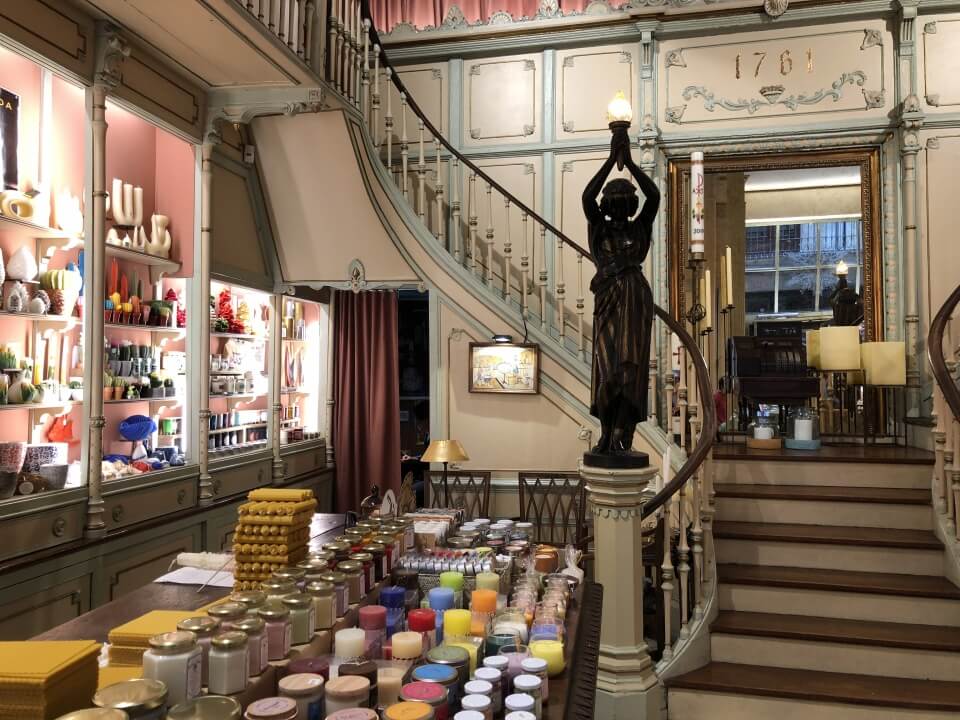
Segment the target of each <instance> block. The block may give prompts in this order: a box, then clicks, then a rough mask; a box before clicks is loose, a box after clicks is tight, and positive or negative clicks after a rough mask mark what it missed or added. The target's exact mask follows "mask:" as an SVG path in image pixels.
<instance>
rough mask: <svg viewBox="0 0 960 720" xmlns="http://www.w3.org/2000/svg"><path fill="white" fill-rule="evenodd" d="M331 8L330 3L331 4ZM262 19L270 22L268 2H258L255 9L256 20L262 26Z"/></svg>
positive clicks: (266, 0)
mask: <svg viewBox="0 0 960 720" xmlns="http://www.w3.org/2000/svg"><path fill="white" fill-rule="evenodd" d="M331 6H332V3H331ZM264 8H266V9H267V12H266V15H264V12H263V9H264ZM264 18H266V19H267V22H269V20H270V0H260V6H259V7H258V8H257V20H259V21H260V23H261V24H262V25H266V24H267V23H265V22H264Z"/></svg>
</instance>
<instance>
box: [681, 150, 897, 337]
mask: <svg viewBox="0 0 960 720" xmlns="http://www.w3.org/2000/svg"><path fill="white" fill-rule="evenodd" d="M851 166H857V167H859V168H860V212H861V220H862V223H863V289H862V291H861V292H862V295H863V311H864V318H863V321H864V329H865V336H866V337H865V339H866V340H867V341H875V340H882V339H883V287H882V280H883V272H882V267H881V256H882V245H881V243H882V239H880V231H881V224H880V223H881V219H880V149H879V148H877V147H871V148H854V149H848V150H826V151H815V152H797V153H780V154H777V155H718V156H713V157H711V156H710V155H709V154H708V155H707V158H706V160H705V161H704V173H705V180H706V182H708V183H709V182H710V175H711V174H715V173H727V172H731V173H733V172H756V171H759V170H792V169H799V168H828V167H851ZM667 177H668V183H669V192H670V195H669V198H670V207H669V223H670V232H669V238H670V240H669V244H668V248H667V252H668V258H667V261H668V264H669V267H670V310H671V312H672V313H673V316H674V317H676V318H678V319H679V318H681V317H682V316H683V314H684V312H685V311H686V310H687V307H688V305H689V303H690V299H689V298H688V297H687V291H686V285H687V282H686V281H687V277H688V272H689V271H688V268H687V261H688V259H689V258H688V254H689V249H690V237H689V234H690V233H689V217H690V211H689V208H690V159H689V157H685V158H671V159H669V160H668V165H667Z"/></svg>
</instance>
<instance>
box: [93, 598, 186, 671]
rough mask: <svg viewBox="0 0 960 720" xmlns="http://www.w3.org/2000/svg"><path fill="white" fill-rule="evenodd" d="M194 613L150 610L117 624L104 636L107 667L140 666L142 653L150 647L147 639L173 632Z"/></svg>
mask: <svg viewBox="0 0 960 720" xmlns="http://www.w3.org/2000/svg"><path fill="white" fill-rule="evenodd" d="M196 614H197V612H196V611H195V610H193V611H191V610H152V611H150V612H148V613H146V614H145V615H141V616H140V617H138V618H136V619H134V620H131V621H130V622H128V623H124V624H123V625H118V626H117V627H115V628H114V629H113V630H111V631H110V632H109V633H108V634H107V639H108V640H109V641H110V647H109V648H108V650H107V655H108V658H109V661H110V665H111V666H128V667H140V665H141V664H142V663H143V653H144V652H146V651H147V650H148V649H149V648H150V638H152V637H153V636H154V635H159V634H160V633H165V632H172V631H173V630H176V629H177V623H178V622H180V621H181V620H186V619H187V618H188V617H193V616H194V615H196Z"/></svg>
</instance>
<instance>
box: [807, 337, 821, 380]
mask: <svg viewBox="0 0 960 720" xmlns="http://www.w3.org/2000/svg"><path fill="white" fill-rule="evenodd" d="M806 336H807V367H811V368H815V369H817V370H819V369H820V330H819V329H817V330H807V332H806Z"/></svg>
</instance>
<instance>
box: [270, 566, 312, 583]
mask: <svg viewBox="0 0 960 720" xmlns="http://www.w3.org/2000/svg"><path fill="white" fill-rule="evenodd" d="M306 574H307V571H306V570H304V569H303V568H298V567H291V566H287V567H282V568H280V569H279V570H274V571H273V575H272V577H275V578H277V579H279V580H292V581H294V582H296V581H298V580H302V579H303V576H304V575H306Z"/></svg>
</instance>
